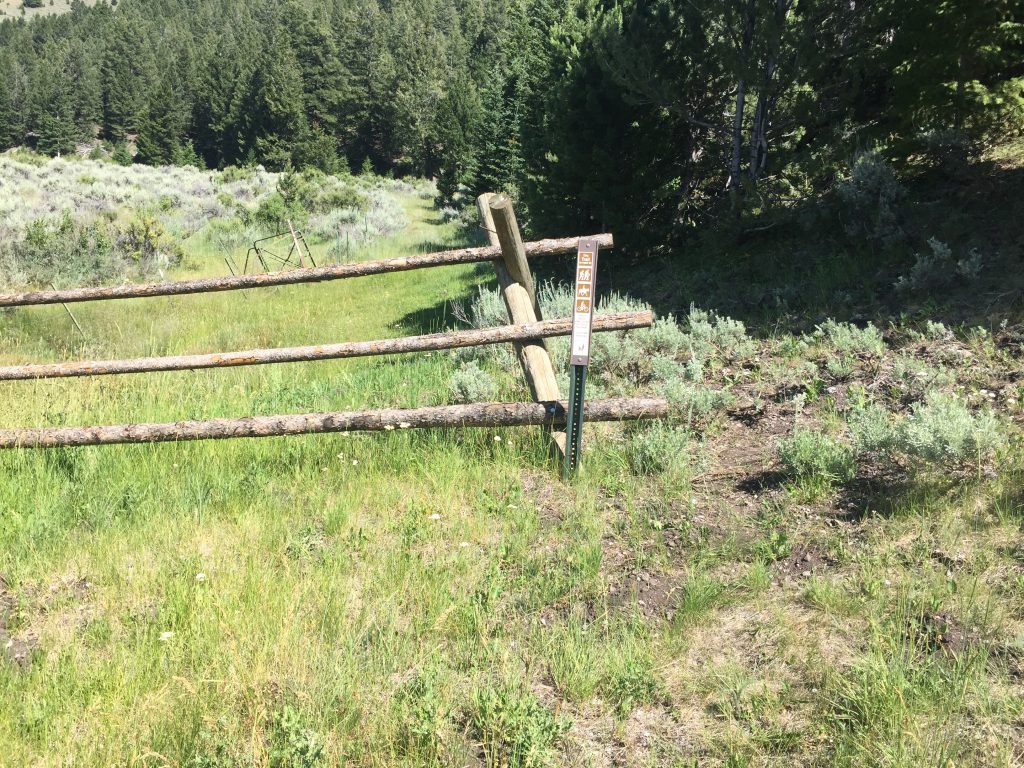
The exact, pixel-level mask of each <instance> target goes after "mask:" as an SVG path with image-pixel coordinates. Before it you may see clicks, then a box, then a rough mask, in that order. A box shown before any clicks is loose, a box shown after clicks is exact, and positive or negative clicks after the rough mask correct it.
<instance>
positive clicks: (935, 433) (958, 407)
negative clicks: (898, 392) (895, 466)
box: [903, 391, 1006, 464]
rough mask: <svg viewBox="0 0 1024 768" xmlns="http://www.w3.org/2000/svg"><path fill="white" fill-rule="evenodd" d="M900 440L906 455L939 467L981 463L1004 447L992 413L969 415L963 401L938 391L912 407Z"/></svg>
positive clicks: (1000, 432) (1002, 436)
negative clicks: (969, 462)
mask: <svg viewBox="0 0 1024 768" xmlns="http://www.w3.org/2000/svg"><path fill="white" fill-rule="evenodd" d="M903 440H904V446H903V450H904V451H905V452H906V453H908V454H910V455H911V456H917V457H920V458H921V459H924V460H925V461H930V462H935V463H938V464H946V463H954V464H955V463H961V462H968V461H979V462H980V461H982V460H983V459H985V458H988V457H990V456H991V455H992V454H993V453H995V451H996V450H998V449H999V448H1000V447H1002V446H1003V445H1004V444H1005V443H1006V437H1005V435H1004V434H1003V431H1002V429H1001V426H1000V423H999V419H998V418H996V416H995V415H994V414H993V413H992V412H991V411H987V410H985V411H979V412H977V413H972V412H971V411H970V410H969V409H968V408H967V406H966V405H965V404H964V402H963V400H961V399H960V398H958V397H956V396H955V395H951V394H948V393H945V392H941V391H936V392H931V393H929V394H928V395H927V396H926V397H925V400H924V402H923V403H917V404H916V405H914V406H913V408H912V410H911V413H910V416H909V418H907V420H906V424H905V428H904V430H903Z"/></svg>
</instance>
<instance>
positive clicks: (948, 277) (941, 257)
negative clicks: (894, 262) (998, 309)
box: [895, 237, 984, 292]
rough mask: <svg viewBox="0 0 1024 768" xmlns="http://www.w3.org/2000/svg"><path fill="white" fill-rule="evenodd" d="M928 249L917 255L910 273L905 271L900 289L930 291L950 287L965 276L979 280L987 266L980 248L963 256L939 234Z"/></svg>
mask: <svg viewBox="0 0 1024 768" xmlns="http://www.w3.org/2000/svg"><path fill="white" fill-rule="evenodd" d="M928 248H929V251H928V252H919V253H917V254H915V256H914V264H913V266H912V267H911V269H910V272H909V273H908V274H907V275H901V276H900V278H899V280H897V282H896V286H895V287H896V289H897V290H899V291H907V292H926V291H934V290H937V289H940V288H948V287H949V286H951V285H953V284H954V283H958V282H962V281H964V280H968V281H969V280H976V279H977V278H978V275H979V274H980V273H981V270H982V267H983V266H984V260H983V259H982V256H981V254H980V253H979V252H978V251H977V249H973V248H972V249H971V251H970V253H968V254H967V256H966V257H964V258H962V259H959V260H958V259H956V258H954V256H953V251H952V249H951V248H950V247H949V246H948V245H946V243H944V242H942V241H941V240H938V239H937V238H934V237H932V238H929V240H928Z"/></svg>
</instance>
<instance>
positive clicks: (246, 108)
mask: <svg viewBox="0 0 1024 768" xmlns="http://www.w3.org/2000/svg"><path fill="white" fill-rule="evenodd" d="M302 95H303V92H302V73H301V70H300V69H299V64H298V61H297V59H296V57H295V53H294V51H293V50H292V48H291V41H290V39H289V38H288V36H287V35H286V34H284V33H278V34H276V35H274V36H273V37H271V38H270V39H269V40H268V42H267V46H266V47H265V48H264V51H263V54H262V55H261V57H260V58H259V60H258V63H257V65H256V68H255V71H254V72H253V74H252V77H251V78H250V80H249V83H248V84H247V87H246V90H245V97H244V100H243V103H242V106H241V110H240V112H239V116H238V124H239V136H240V142H239V143H240V146H241V147H242V148H243V151H244V152H245V153H246V154H247V155H248V154H249V153H251V154H252V156H253V157H254V158H255V159H256V160H257V161H258V162H261V163H263V164H264V165H266V166H267V168H270V169H272V170H280V169H282V168H284V167H285V165H286V164H287V163H289V162H290V161H291V159H292V154H293V152H294V150H295V147H296V145H297V144H298V143H299V142H300V141H302V140H303V139H304V138H305V137H306V136H307V134H308V125H307V123H306V116H305V112H304V110H303V99H302Z"/></svg>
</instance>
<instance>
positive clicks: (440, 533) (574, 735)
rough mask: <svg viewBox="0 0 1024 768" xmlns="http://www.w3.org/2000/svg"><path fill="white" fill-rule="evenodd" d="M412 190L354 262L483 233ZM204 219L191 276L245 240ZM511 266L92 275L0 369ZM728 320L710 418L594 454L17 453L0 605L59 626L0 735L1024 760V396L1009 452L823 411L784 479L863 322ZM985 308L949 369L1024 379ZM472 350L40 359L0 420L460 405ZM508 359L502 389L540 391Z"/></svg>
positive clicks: (11, 692)
mask: <svg viewBox="0 0 1024 768" xmlns="http://www.w3.org/2000/svg"><path fill="white" fill-rule="evenodd" d="M402 201H403V205H404V206H405V208H406V211H407V213H408V216H409V219H410V222H411V224H410V226H409V227H407V228H406V229H405V230H403V231H402V232H400V233H399V234H397V235H395V236H394V237H391V238H389V239H387V240H384V241H378V242H377V243H375V244H373V245H372V246H371V247H370V249H368V250H367V251H366V252H364V253H362V254H360V256H361V257H364V258H368V257H382V256H387V255H397V254H406V253H411V252H417V251H424V250H432V249H434V248H436V247H437V246H438V245H444V244H458V243H461V240H460V237H461V236H460V235H459V234H458V233H457V232H456V230H455V229H454V228H453V227H451V226H449V225H441V224H439V223H437V221H436V213H435V212H434V211H432V210H431V208H430V204H429V202H428V201H426V200H424V199H421V198H419V197H414V196H403V197H402ZM197 242H198V240H197ZM185 247H186V251H187V252H188V259H187V260H186V266H185V267H184V268H183V270H182V272H183V274H184V273H188V274H200V273H201V274H215V273H219V272H222V271H223V270H222V269H221V267H220V262H219V261H218V260H217V254H214V253H212V252H209V251H207V250H205V249H204V248H201V247H197V246H195V245H191V244H190V243H188V242H186V243H185ZM321 251H322V248H321ZM490 279H491V278H490V275H489V273H488V270H487V269H477V268H474V267H454V268H443V269H434V270H425V271H416V272H406V273H398V274H395V275H385V276H379V277H371V278H361V279H358V280H350V281H339V282H336V283H325V284H320V285H310V286H296V287H287V288H279V289H268V290H263V291H250V292H248V293H247V294H245V295H243V294H241V293H225V294H210V295H203V296H186V297H177V298H167V299H150V300H133V301H123V302H107V303H96V304H82V305H75V306H73V307H72V310H73V311H74V312H75V315H76V317H77V318H78V320H79V322H80V323H81V325H82V327H83V328H84V329H85V334H86V335H85V338H81V337H80V336H79V335H78V333H77V331H76V330H75V328H74V326H73V325H72V323H71V321H70V319H69V318H68V317H67V315H66V313H65V312H64V310H63V309H62V308H61V307H59V306H58V307H39V308H31V309H23V310H15V311H9V312H5V313H4V314H2V315H0V364H8V363H16V362H27V361H40V362H41V361H47V360H61V359H73V358H74V359H82V358H107V357H129V356H134V355H150V354H174V353H184V352H202V351H217V350H230V349H242V348H246V347H252V346H283V345H291V344H308V343H317V342H324V341H342V340H349V339H353V340H354V339H372V338H384V337H391V336H401V335H407V334H411V333H419V332H428V331H431V330H437V329H439V328H441V327H443V326H446V325H450V324H452V323H453V322H454V320H453V319H452V317H451V313H450V307H451V302H452V301H456V300H465V299H467V298H470V297H472V295H473V294H474V293H475V291H476V286H477V285H478V284H480V283H481V282H485V281H489V280H490ZM701 327H703V326H701ZM716 327H717V326H716ZM720 330H721V333H722V334H725V332H726V331H729V333H731V334H733V335H734V336H736V339H737V340H738V341H737V343H738V344H739V343H741V344H742V345H743V346H744V349H743V351H742V354H738V353H737V354H735V357H736V358H737V359H738V360H739V361H740V362H732V361H731V360H729V359H725V358H721V357H715V353H714V352H713V350H712V349H711V347H709V350H708V355H709V357H708V360H707V361H706V363H707V364H706V365H705V366H704V380H703V381H702V382H700V386H701V387H707V388H708V390H709V391H713V392H714V393H716V396H717V395H718V394H721V395H722V397H721V398H720V399H721V400H722V403H721V404H716V405H715V407H714V408H709V409H708V411H707V414H706V418H704V419H702V420H701V422H700V425H699V427H698V426H695V425H694V423H692V421H690V420H687V419H684V420H683V423H682V424H679V423H677V424H675V425H673V427H672V428H671V429H669V428H668V427H655V428H653V429H645V430H640V431H636V430H632V429H623V428H621V427H617V426H608V425H588V427H587V432H586V434H587V436H588V444H587V451H586V454H585V464H584V472H583V474H582V475H581V477H580V478H579V480H578V481H577V482H575V483H573V484H572V485H568V486H563V485H562V484H561V483H560V482H559V481H558V479H557V473H556V468H555V467H554V466H553V465H552V463H551V461H550V459H549V457H548V455H547V446H546V443H545V438H544V436H543V435H542V434H541V433H540V431H539V430H536V429H497V430H440V431H432V432H427V431H422V432H397V431H396V432H390V433H380V434H372V435H358V434H350V435H318V436H305V437H292V438H280V439H277V438H273V439H265V440H238V441H220V442H209V443H184V444H180V445H172V444H164V445H153V446H118V447H108V448H84V449H75V450H54V451H25V452H6V453H0V574H2V576H3V582H2V583H0V585H2V584H6V585H7V586H6V587H5V589H6V590H7V591H8V592H9V594H10V595H11V596H12V599H13V601H15V603H16V606H15V607H14V608H13V610H11V611H10V612H9V614H10V615H9V616H8V617H7V619H6V623H7V626H6V628H4V627H3V625H2V623H0V634H2V633H6V634H9V635H11V636H13V637H15V638H18V639H20V640H25V641H29V642H30V644H31V645H32V646H33V647H34V650H33V651H32V655H31V658H30V660H29V663H28V664H27V665H26V666H24V667H20V666H18V665H16V664H13V663H11V662H8V661H6V660H4V659H3V658H2V657H0V766H2V767H3V768H8V766H10V768H14V767H15V766H19V767H20V766H25V765H70V764H74V765H76V766H109V765H125V766H129V765H130V766H181V767H183V768H184V767H186V766H187V767H188V768H236V767H238V768H240V767H241V766H259V767H261V768H262V767H263V766H267V767H268V768H311V767H312V766H329V765H337V764H347V765H356V766H394V765H407V766H420V765H445V766H464V765H487V766H496V767H497V766H509V767H510V768H511V767H512V766H545V765H571V766H587V765H609V764H612V760H613V757H616V758H617V757H618V756H621V757H622V759H623V762H625V763H626V764H628V765H637V766H643V765H650V766H654V765H658V766H662V765H669V766H671V765H695V764H696V765H701V766H704V765H711V766H719V765H735V766H739V765H783V764H784V765H797V766H817V765H833V764H837V765H847V766H877V765H886V766H904V765H943V766H953V765H956V766H968V765H970V766H1003V765H1005V766H1009V765H1013V764H1014V761H1015V760H1016V759H1017V758H1018V756H1019V754H1020V750H1021V746H1022V744H1021V740H1020V736H1019V723H1020V722H1021V718H1022V717H1024V686H1022V685H1021V683H1020V674H1019V670H1020V665H1021V659H1022V658H1024V652H1022V651H1021V650H1020V649H1021V648H1022V647H1024V640H1022V638H1024V575H1022V573H1024V571H1022V566H1021V562H1022V561H1024V558H1022V556H1021V554H1020V545H1019V528H1020V524H1021V516H1022V514H1024V507H1022V504H1024V501H1022V499H1024V491H1022V489H1024V481H1022V472H1021V468H1020V462H1019V433H1018V429H1017V427H1016V425H1015V421H1014V420H1015V419H1016V418H1019V416H1018V415H1019V409H1018V410H1016V411H1015V410H1012V409H1011V408H1010V406H1007V410H1006V413H1004V414H1003V416H1002V418H1003V421H1002V422H1000V423H999V424H998V425H996V427H998V429H999V430H1002V431H1003V432H1004V433H1005V434H1006V435H1008V440H1009V442H1008V444H1007V445H1008V447H1007V448H1006V449H1005V450H1002V451H1000V452H999V453H998V454H997V457H996V459H995V460H994V461H995V463H993V464H986V465H985V467H984V468H979V467H975V466H973V465H972V466H971V467H970V468H969V469H970V471H969V472H967V473H966V474H963V475H952V476H949V474H948V472H943V473H935V472H923V473H918V470H917V466H916V465H915V464H911V465H907V466H904V465H901V464H899V463H898V462H896V463H890V464H887V465H885V469H886V470H887V471H890V472H893V473H896V476H895V478H893V477H891V476H889V475H884V476H881V479H879V477H876V476H874V475H872V474H871V472H873V471H875V470H876V469H877V465H878V463H879V462H881V461H883V459H880V458H877V457H869V460H867V459H866V460H864V461H862V460H861V459H860V458H858V461H857V463H856V467H855V468H853V467H851V466H849V465H850V461H849V460H848V458H849V457H847V455H846V453H845V452H842V451H840V453H841V455H840V456H839V460H838V462H834V461H826V459H828V456H825V457H824V458H823V457H822V455H821V452H820V450H819V449H820V448H821V445H819V444H818V443H815V442H814V441H808V443H807V445H803V444H801V445H799V446H796V445H794V446H791V447H792V448H793V450H791V451H790V452H789V453H788V454H786V455H787V456H789V459H790V461H789V465H787V466H788V468H789V470H790V471H791V473H792V474H791V476H788V477H787V476H786V475H784V474H783V476H782V478H781V479H780V480H778V481H777V482H776V484H775V485H772V482H773V481H772V479H771V478H772V473H773V472H774V473H776V474H780V473H779V472H778V470H779V469H780V468H785V467H783V466H782V464H781V463H780V462H779V460H778V459H777V457H776V446H777V445H778V441H779V439H783V438H784V437H785V436H786V435H788V434H790V432H791V431H792V429H791V427H792V424H793V418H794V409H795V408H796V407H799V409H800V419H801V424H802V425H803V424H806V425H807V429H809V430H811V429H813V430H814V432H813V434H814V435H825V434H828V435H836V436H837V437H836V440H840V439H841V440H842V441H843V442H842V445H843V446H845V445H847V443H849V442H850V441H849V439H848V436H845V435H844V430H847V429H848V425H847V423H846V420H847V419H848V413H847V411H845V410H843V408H842V407H841V406H840V403H839V396H840V393H839V392H838V391H837V390H836V386H834V382H835V381H836V380H837V379H836V377H835V376H834V375H832V374H830V373H829V371H828V369H827V354H823V351H824V352H825V353H829V352H836V351H839V350H838V346H840V344H839V343H838V342H836V340H835V339H829V338H821V339H818V340H816V342H815V344H813V345H808V344H803V345H801V344H800V343H799V342H800V336H799V334H784V333H779V334H776V335H774V336H773V337H772V338H770V339H764V340H755V339H750V338H748V337H747V336H746V335H745V334H744V332H742V330H737V329H734V328H732V326H729V327H726V325H725V324H724V323H723V324H722V328H721V329H720ZM669 331H671V328H667V327H666V328H664V329H662V332H663V333H666V334H667V333H669ZM672 332H673V333H675V331H672ZM901 332H902V331H901ZM898 336H899V334H896V337H897V338H898ZM716 338H717V337H716ZM731 338H732V337H731V336H730V339H731ZM958 338H960V339H961V340H962V341H961V342H952V341H950V342H942V343H944V344H949V345H953V344H954V343H956V344H961V343H962V344H963V345H964V347H965V348H970V349H971V350H973V352H972V354H973V355H974V357H973V359H974V360H975V363H972V365H970V366H967V365H964V366H961V367H959V368H956V367H951V369H950V372H949V377H950V379H949V382H948V386H949V387H950V388H952V387H953V386H959V387H961V388H962V389H963V390H964V391H965V392H968V393H969V392H974V391H978V390H979V389H980V387H981V386H982V385H983V384H984V386H986V387H991V386H994V385H992V384H990V383H988V382H989V380H990V379H991V378H993V377H1001V378H1000V381H1001V382H1002V381H1004V380H1005V381H1007V382H1013V381H1018V380H1019V379H1014V378H1013V376H1015V375H1016V373H1015V372H1016V371H1017V370H1018V369H1019V367H1020V364H1019V361H1018V360H1016V359H1015V358H1014V357H1013V356H1012V354H1009V353H1004V352H1000V351H999V350H997V349H995V348H994V347H991V344H990V343H989V346H988V347H986V346H985V345H984V344H985V343H984V342H974V341H970V340H967V339H966V336H965V335H964V334H961V335H960V336H959V337H958ZM970 345H974V346H970ZM712 346H713V347H715V348H721V347H723V346H724V344H721V343H716V344H714V345H712ZM886 346H887V347H892V350H893V354H894V356H900V355H902V357H901V358H899V359H903V358H906V357H908V356H912V355H915V354H918V353H919V350H918V347H919V346H920V343H919V342H916V341H915V342H913V343H909V344H907V345H904V346H903V347H902V348H900V345H899V343H898V342H894V341H890V340H889V337H888V336H887V338H886ZM754 347H756V350H755V349H754ZM820 347H825V349H824V350H823V349H821V348H820ZM755 351H756V355H755V354H754V353H755ZM939 351H940V352H941V350H939ZM876 352H877V355H876V354H875V353H876ZM729 354H733V353H729ZM928 354H932V352H928ZM686 357H687V354H686V353H685V350H684V351H682V352H680V354H679V356H678V362H680V363H683V362H685V361H686ZM876 357H880V359H878V360H876V359H875V358H876ZM892 359H893V358H892V356H890V355H889V352H888V351H887V350H882V349H877V348H876V349H874V350H873V351H872V355H871V356H870V358H869V360H868V362H867V363H865V362H864V360H863V359H862V358H857V359H853V358H851V363H850V370H849V371H844V377H843V381H844V383H843V384H842V387H843V388H844V389H843V392H844V393H845V392H849V393H850V398H851V399H853V395H855V394H857V393H860V395H861V396H862V397H865V398H866V397H872V398H877V400H878V401H879V403H881V404H882V405H884V406H885V407H886V408H888V409H896V408H898V407H899V406H898V403H896V402H895V401H897V400H898V398H897V397H896V395H898V394H899V393H898V392H897V393H896V395H893V396H892V398H890V399H887V398H889V397H890V395H889V392H890V390H889V389H888V388H887V386H885V384H886V382H892V381H896V378H893V377H890V378H886V376H887V375H888V373H887V372H888V371H890V369H891V367H892ZM459 365H460V358H456V357H453V356H449V355H446V354H436V353H435V354H432V355H416V356H404V357H393V358H383V359H362V360H350V361H336V362H323V363H316V364H295V365H287V366H267V367H254V368H247V369H246V368H238V369H233V370H224V371H205V372H196V373H166V374H156V375H146V376H122V377H107V378H97V379H82V380H77V381H75V380H64V381H61V380H57V381H45V382H37V383H32V382H18V383H11V384H7V385H5V392H4V395H5V396H4V397H3V398H2V400H0V426H2V427H16V426H36V425H38V426H44V425H57V424H90V423H96V424H102V423H122V422H138V421H151V420H156V421H169V420H174V419H183V418H208V417H215V416H242V415H248V414H254V413H259V414H272V413H287V412H304V411H317V410H329V409H330V410H334V409H337V410H342V409H349V408H375V407H385V406H414V405H426V404H434V403H441V402H446V401H447V400H448V398H449V397H450V393H449V382H450V378H451V375H452V373H453V372H454V371H456V370H457V369H458V367H459ZM481 366H482V367H484V368H486V369H487V370H488V371H489V372H490V373H491V374H492V375H493V376H494V377H495V381H496V383H497V387H498V395H497V396H498V397H499V398H508V399H525V398H526V397H527V396H528V394H527V392H526V389H525V387H524V386H523V384H522V382H521V381H520V380H519V377H518V376H517V375H516V374H515V373H514V372H512V371H510V370H509V369H507V368H503V367H501V366H500V365H498V364H497V363H495V362H494V361H493V360H489V359H485V360H483V361H482V362H481ZM886 366H889V367H886ZM662 367H665V366H662ZM980 369H983V370H981V372H979V370H980ZM673 370H674V368H673ZM875 382H879V384H877V385H876V383H875ZM602 383H604V382H602ZM609 386H610V387H612V386H618V385H617V384H616V383H615V382H610V383H609ZM1001 386H1002V385H1001ZM1006 386H1007V387H1011V386H1012V385H1011V384H1007V385H1006ZM794 387H795V388H796V390H799V391H800V392H801V393H802V396H803V399H802V400H800V403H799V406H794V404H793V403H792V397H793V394H792V392H793V391H794V389H793V388H794ZM858 387H860V389H857V388H858ZM830 388H831V389H830ZM893 388H894V389H898V387H895V385H893ZM779 393H782V394H779ZM725 395H728V397H725ZM726 401H728V403H729V405H725V404H724V403H725V402H726ZM965 402H970V403H972V405H971V407H972V408H976V407H977V405H976V403H975V400H967V401H965ZM999 402H1000V403H1002V402H1003V400H1000V401H999ZM1006 402H1010V398H1009V397H1007V398H1006ZM1018 402H1019V398H1018ZM727 407H728V408H732V409H735V413H738V414H740V416H742V419H741V418H740V417H739V416H737V417H733V416H730V415H728V414H726V413H725V412H724V409H725V408H727ZM759 409H760V410H759ZM904 411H906V409H905V408H904ZM751 414H753V415H751ZM758 414H760V415H758ZM743 419H746V420H747V421H744V420H743ZM748 422H749V423H748ZM996 427H993V428H996ZM808 434H811V433H810V432H808ZM499 438H500V439H499ZM830 439H831V438H830ZM819 442H820V441H819ZM836 444H837V445H839V443H838V442H837V443H836ZM830 445H831V443H830ZM833 447H834V446H833ZM797 448H799V450H797ZM844 450H845V449H844ZM834 465H835V466H834ZM853 474H855V475H856V476H855V477H852V475H853ZM801 480H806V481H807V482H808V483H812V481H814V482H817V485H814V487H813V489H812V490H813V491H814V492H809V491H808V492H803V493H794V492H793V483H797V484H799V482H800V481H801ZM819 481H820V482H819ZM812 484H813V483H812ZM808 487H810V486H808ZM804 490H807V489H806V488H805V489H804ZM858 493H859V494H862V495H860V496H858V495H857V494H858ZM805 571H811V572H812V575H811V576H809V577H807V576H804V572H805ZM5 599H6V598H5ZM3 605H5V603H4V602H3V601H2V600H0V609H2V606H3Z"/></svg>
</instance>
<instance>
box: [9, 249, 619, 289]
mask: <svg viewBox="0 0 1024 768" xmlns="http://www.w3.org/2000/svg"><path fill="white" fill-rule="evenodd" d="M594 237H595V238H596V239H597V241H598V243H599V244H600V246H601V248H602V249H604V248H611V247H612V245H613V240H612V236H611V235H610V234H602V235H595V236H594ZM579 241H580V239H579V238H578V237H565V238H561V239H557V240H536V241H534V242H530V243H525V246H526V255H527V256H534V257H536V256H554V255H558V254H566V253H575V252H576V248H577V245H578V244H579ZM500 258H502V255H501V248H500V247H496V246H485V247H482V248H455V249H452V250H448V251H437V252H436V253H424V254H419V255H417V256H401V257H398V258H393V259H377V260H374V261H360V262H355V263H353V264H335V265H331V266H325V267H307V268H304V269H290V270H286V271H283V272H266V273H263V274H258V275H231V276H227V277H204V278H199V279H196V280H180V281H175V282H166V283H139V284H128V285H115V286H99V287H87V288H68V289H65V290H51V291H25V292H22V293H7V294H0V307H26V306H34V305H40V304H72V303H76V302H81V301H100V300H105V299H140V298H148V297H153V296H180V295H183V294H189V293H214V292H218V291H240V290H244V289H246V288H269V287H271V286H275V285H296V284H298V283H319V282H324V281H327V280H344V279H345V278H349V277H365V276H368V275H379V274H384V273H386V272H404V271H407V270H410V269H423V268H425V267H440V266H446V265H451V264H474V263H477V262H481V261H495V260H497V259H500Z"/></svg>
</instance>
